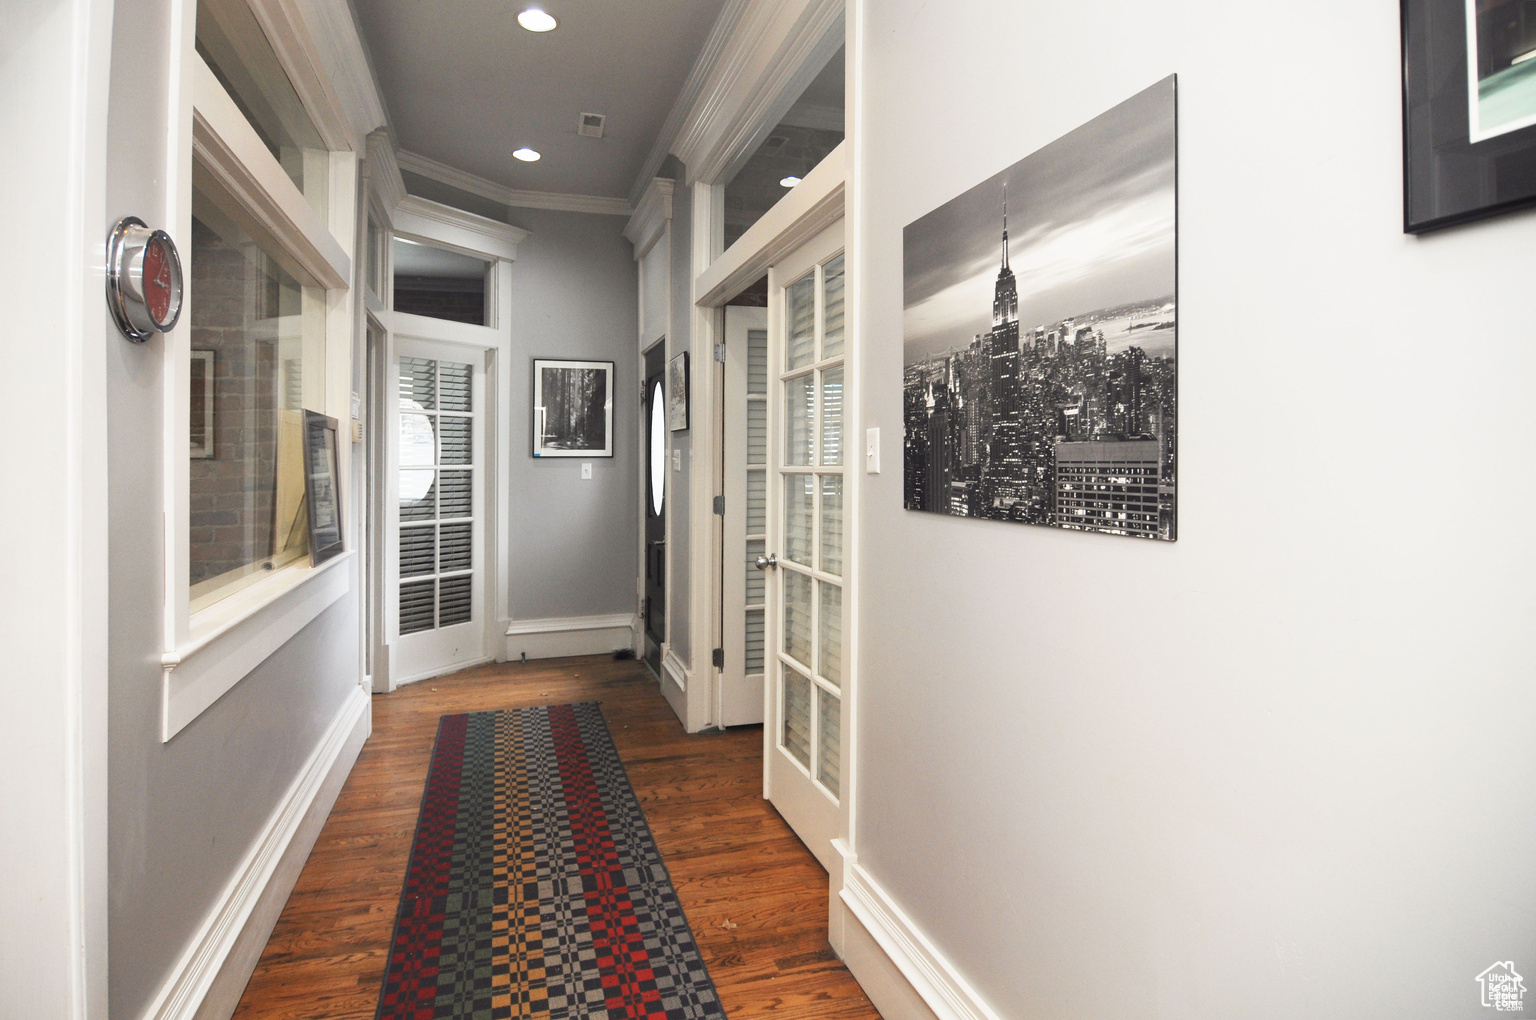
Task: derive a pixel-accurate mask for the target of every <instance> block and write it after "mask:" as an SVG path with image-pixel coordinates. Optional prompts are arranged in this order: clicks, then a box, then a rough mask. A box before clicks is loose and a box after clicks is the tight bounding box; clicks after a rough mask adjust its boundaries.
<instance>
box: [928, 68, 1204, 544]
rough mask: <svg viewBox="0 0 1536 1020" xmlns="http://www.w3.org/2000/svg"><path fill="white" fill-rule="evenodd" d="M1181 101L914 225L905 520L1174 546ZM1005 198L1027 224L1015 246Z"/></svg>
mask: <svg viewBox="0 0 1536 1020" xmlns="http://www.w3.org/2000/svg"><path fill="white" fill-rule="evenodd" d="M1173 88H1174V86H1173V79H1171V78H1170V79H1168V80H1166V81H1164V82H1161V83H1159V84H1158V85H1156V86H1153V87H1152V88H1151V89H1148V90H1147V91H1146V92H1144V93H1142V94H1140V95H1138V96H1136V97H1134V98H1133V99H1131V100H1129V101H1127V102H1126V103H1124V104H1121V106H1119V107H1116V108H1115V109H1114V110H1111V111H1109V112H1108V113H1106V114H1104V115H1102V116H1101V117H1099V118H1096V119H1095V120H1093V121H1091V122H1089V123H1088V124H1086V125H1084V126H1083V127H1081V128H1078V129H1077V130H1076V131H1074V132H1072V133H1071V134H1068V135H1066V136H1064V137H1063V138H1061V139H1059V140H1057V141H1056V142H1053V143H1051V144H1050V145H1048V146H1046V147H1045V148H1044V149H1041V150H1040V151H1039V152H1036V153H1034V154H1033V155H1031V156H1028V157H1026V158H1025V159H1023V160H1021V161H1020V162H1019V163H1017V164H1015V165H1014V166H1012V167H1010V168H1008V169H1007V170H1005V171H1003V172H1002V173H1001V174H998V175H997V176H995V177H993V178H992V179H991V180H989V181H985V182H983V183H982V184H980V185H978V186H977V187H975V188H973V189H971V190H970V191H968V192H966V193H965V194H963V195H961V196H959V197H957V198H955V199H954V200H952V201H951V202H949V203H947V204H946V205H944V206H941V207H940V208H939V209H936V210H934V212H932V213H930V214H928V215H927V216H925V217H923V218H922V219H919V220H917V221H916V222H914V223H912V224H910V225H909V226H908V227H907V228H906V231H905V234H904V237H905V242H906V251H905V255H904V261H905V278H906V294H905V304H906V308H905V322H906V329H905V334H906V335H905V338H904V339H905V359H904V361H905V370H904V383H903V384H904V390H905V393H904V402H903V418H904V425H905V436H904V442H903V451H902V452H903V473H904V477H903V493H904V502H905V505H906V507H907V509H909V510H922V511H926V512H929V513H939V514H949V515H953V516H959V517H981V518H986V519H990V520H999V521H1014V522H1019V523H1025V524H1039V525H1046V526H1049V527H1057V528H1067V529H1073V530H1079V531H1097V532H1107V533H1111V534H1118V535H1127V536H1132V537H1137V538H1150V539H1163V540H1172V539H1173V538H1175V537H1176V534H1177V529H1176V516H1175V514H1176V503H1175V495H1176V485H1177V481H1176V480H1177V466H1178V465H1177V438H1176V437H1177V421H1178V386H1177V381H1178V364H1177V335H1178V327H1177V308H1178V305H1177V297H1176V273H1175V251H1176V243H1175V236H1176V208H1175V194H1174V159H1175V154H1174V132H1173V107H1174V91H1173ZM1010 194H1011V195H1012V196H1013V197H1014V199H1015V203H1014V204H1015V205H1016V206H1020V205H1021V204H1022V214H1023V215H1022V217H1020V218H1019V222H1018V223H1017V224H1016V227H1018V228H1019V230H1020V233H1019V235H1018V237H1017V239H1016V241H1014V242H1012V243H1011V242H1010V236H1009V196H1010ZM1019 198H1022V199H1024V202H1023V203H1020V202H1018V199H1019ZM988 207H990V217H989V216H988V212H989V208H988ZM1016 211H1019V210H1016ZM989 218H990V219H991V223H992V230H991V231H990V233H991V238H992V240H991V244H990V245H989V246H988V247H990V248H991V257H990V258H988V259H986V262H990V267H986V268H983V266H984V265H985V263H982V262H981V261H980V258H982V257H984V256H982V251H981V249H980V245H978V244H977V243H976V242H977V241H979V240H980V239H981V238H982V237H983V236H984V235H983V234H982V230H984V224H985V222H986V220H987V219H989ZM999 223H1000V224H1001V252H1000V253H999V249H998V233H997V230H998V225H999ZM983 273H984V274H985V275H984V276H983V275H982V274H983ZM1021 278H1022V282H1023V291H1022V293H1021V289H1020V281H1021ZM980 285H987V289H988V290H990V292H991V298H992V314H991V317H990V324H989V325H987V328H985V330H984V331H977V330H976V329H975V327H973V326H971V325H970V324H971V323H973V322H976V320H977V319H978V318H981V316H984V315H985V312H981V315H977V314H976V313H977V311H978V309H976V307H975V301H976V298H977V297H981V294H985V293H986V291H982V290H981V286H980ZM978 291H981V293H980V294H978ZM982 300H985V298H982ZM984 307H985V305H982V308H984ZM986 321H987V320H985V319H982V322H980V323H976V324H977V325H983V324H986ZM1025 322H1033V323H1036V325H1033V326H1025V325H1024V323H1025Z"/></svg>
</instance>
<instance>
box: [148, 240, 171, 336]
mask: <svg viewBox="0 0 1536 1020" xmlns="http://www.w3.org/2000/svg"><path fill="white" fill-rule="evenodd" d="M172 267H173V262H172V259H171V253H170V252H168V251H166V247H165V241H164V240H163V239H162V238H158V237H156V238H151V239H150V242H149V244H148V245H146V246H145V248H144V304H145V306H146V307H147V308H148V309H149V317H150V318H152V319H154V320H155V324H156V325H157V326H164V325H166V324H167V323H169V322H170V319H171V305H172V303H173V302H174V300H175V297H176V293H175V289H176V285H175V281H174V279H173V274H174V272H175V270H174V269H173V268H172Z"/></svg>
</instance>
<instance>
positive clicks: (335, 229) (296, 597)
mask: <svg viewBox="0 0 1536 1020" xmlns="http://www.w3.org/2000/svg"><path fill="white" fill-rule="evenodd" d="M251 6H252V12H253V13H254V14H255V15H256V18H257V21H258V22H260V23H261V25H262V27H263V29H264V30H265V31H266V33H267V35H268V38H269V41H270V42H271V43H272V46H273V50H274V52H276V53H277V55H278V59H279V61H280V62H282V64H283V65H284V69H285V71H287V72H288V75H289V78H290V81H292V82H293V83H294V85H295V87H296V89H298V91H299V93H300V98H301V100H303V101H304V103H305V108H306V109H307V110H308V112H309V114H310V116H311V118H312V119H313V120H314V121H315V125H316V128H317V129H318V130H319V132H320V134H321V137H322V138H323V139H325V142H326V145H327V146H328V148H329V149H330V160H329V171H330V179H329V181H328V186H329V189H330V196H329V202H328V209H329V213H328V215H327V216H326V217H325V218H322V217H321V216H320V214H319V213H317V212H315V210H314V209H313V208H312V207H311V206H310V205H309V203H308V202H307V201H306V200H305V199H304V196H303V194H302V193H301V192H300V191H299V189H298V187H297V186H296V185H295V184H294V183H293V181H292V180H290V179H289V178H288V176H287V174H286V173H284V172H283V170H282V167H281V166H280V165H279V164H278V162H277V160H276V159H275V158H274V157H273V156H272V154H271V153H270V152H269V151H268V150H267V149H266V147H265V146H264V145H263V144H262V143H261V140H260V138H259V137H258V136H257V134H256V132H255V130H254V129H253V128H252V127H251V125H250V123H249V122H248V121H247V120H246V119H245V117H244V115H243V114H242V113H241V112H240V110H239V108H238V107H237V106H236V105H235V103H234V100H233V99H231V98H230V96H229V94H228V93H227V92H226V91H225V90H224V88H223V86H222V85H221V84H220V83H219V81H218V79H217V78H216V77H215V76H214V74H213V72H212V71H211V70H209V68H208V66H207V64H206V63H204V61H203V59H202V58H201V57H200V56H199V55H198V53H197V51H196V48H195V42H196V33H197V4H196V0H173V3H172V19H171V22H172V29H173V33H174V34H175V36H176V38H175V39H174V41H173V50H174V51H176V52H178V53H179V56H180V59H179V60H177V61H176V62H175V66H174V67H173V68H172V69H171V75H172V88H171V96H172V102H173V104H174V105H173V109H172V110H171V111H170V116H169V125H168V131H167V138H168V145H169V146H170V152H169V159H168V165H169V166H170V167H171V172H170V174H169V175H168V177H169V179H168V181H167V188H168V189H169V192H170V194H169V195H168V199H169V202H168V204H169V206H170V207H171V208H173V209H175V210H176V216H175V223H174V227H175V231H174V234H173V236H174V237H176V238H177V239H179V240H180V242H181V245H182V249H183V251H187V250H188V248H189V246H190V239H191V236H192V180H193V164H194V159H195V160H196V164H197V166H198V168H199V172H201V173H206V174H208V175H209V177H210V178H211V180H212V182H213V183H214V185H215V186H216V187H219V188H221V189H222V190H224V191H225V192H227V193H228V194H229V195H230V196H231V197H232V198H233V199H234V200H235V201H237V202H239V203H240V204H241V205H242V206H244V208H245V209H246V211H247V212H249V213H250V214H251V215H253V216H254V217H255V218H256V219H257V221H258V222H260V223H261V224H262V226H263V227H265V228H266V230H267V231H268V232H269V233H270V234H271V236H272V237H273V238H274V239H275V240H276V241H277V243H278V244H279V245H280V246H281V247H282V248H283V249H284V250H285V251H286V252H287V253H288V254H289V255H290V256H292V257H293V258H294V259H295V260H296V261H297V262H298V263H299V264H300V265H301V266H303V267H304V269H305V270H306V271H307V272H309V274H310V275H312V276H313V277H314V278H315V279H316V281H318V283H319V284H320V285H321V286H322V287H324V288H325V291H326V297H325V302H326V308H325V322H326V327H325V344H324V349H325V388H324V401H323V403H324V406H323V407H321V408H314V409H315V410H321V411H323V412H324V413H325V414H328V415H330V416H332V417H335V418H338V419H347V420H350V418H351V413H350V401H349V394H350V390H351V386H352V349H351V348H352V332H353V319H354V311H353V304H354V302H353V299H352V295H351V288H352V285H353V260H352V252H351V250H350V249H351V248H352V247H353V246H354V244H355V241H354V238H355V234H356V223H357V219H356V217H357V193H358V177H357V154H356V152H354V151H352V150H351V149H350V148H348V147H347V141H346V130H345V127H344V126H343V125H344V124H345V121H344V118H343V115H342V113H341V111H340V110H339V109H338V108H337V107H336V106H335V105H333V104H330V103H328V102H326V100H325V96H324V92H323V90H320V89H316V88H314V87H313V83H312V82H310V81H309V79H310V78H312V77H313V74H312V73H308V74H306V73H299V72H296V71H295V67H296V66H297V62H296V60H295V55H296V54H302V52H303V49H304V43H305V41H306V40H305V39H304V38H301V37H300V36H299V34H298V33H299V32H301V31H302V28H301V27H299V26H294V25H293V23H292V22H291V21H289V20H287V19H285V18H282V17H277V16H274V9H275V8H276V6H277V5H276V4H275V3H273V2H272V0H251ZM285 33H286V34H285ZM274 35H275V36H276V37H275V38H274ZM196 301H197V295H196V293H195V292H194V291H193V289H192V288H189V292H188V305H189V306H190V305H192V304H194V303H195V302H196ZM188 311H190V308H189V309H187V310H184V313H183V315H182V316H181V319H180V322H179V323H178V325H177V326H176V328H175V329H173V330H172V331H171V332H170V333H169V334H167V335H166V336H165V337H164V339H163V341H162V343H163V346H162V352H161V353H162V359H163V360H162V368H163V380H164V384H163V395H164V400H165V403H164V435H163V442H164V474H163V483H164V505H165V507H166V513H165V515H164V518H165V521H164V527H165V531H164V536H163V537H164V543H165V575H164V576H165V583H164V616H163V627H164V644H163V647H164V652H163V654H162V657H161V664H162V666H163V669H164V682H163V692H162V699H161V700H162V710H161V739H162V740H164V741H169V740H170V739H171V738H172V737H174V736H175V735H176V734H177V733H178V732H180V731H181V730H182V729H183V728H184V727H186V726H187V725H188V724H189V723H191V722H192V720H194V719H195V718H197V716H198V715H200V714H201V713H202V712H203V711H204V710H206V709H207V708H208V707H209V706H210V705H212V704H213V703H214V702H215V701H217V700H218V699H219V698H220V697H222V696H223V695H224V693H225V692H227V691H228V690H229V689H230V688H232V687H234V686H235V685H236V684H237V683H239V682H240V680H242V679H243V678H244V677H245V676H246V675H248V674H249V673H250V672H251V671H252V670H253V669H255V668H256V667H257V666H258V665H260V664H261V662H262V661H263V660H265V659H266V658H267V657H268V656H269V655H271V654H272V653H273V652H275V651H276V650H277V649H278V648H279V647H281V646H282V645H283V644H284V643H285V642H286V641H287V640H288V639H289V638H291V637H293V636H294V635H295V634H297V633H298V632H299V631H300V630H302V629H303V628H304V627H305V626H306V625H308V624H309V623H310V621H312V620H313V619H314V618H315V617H317V616H318V615H319V614H320V613H321V612H323V611H324V610H325V609H326V608H327V607H328V606H330V605H331V604H333V603H334V602H336V601H337V600H338V599H340V598H341V597H342V596H343V595H345V594H346V593H347V592H348V591H349V590H351V589H352V587H353V583H352V578H353V577H354V576H355V570H354V569H353V567H354V564H353V563H352V560H353V558H354V555H355V545H356V539H355V537H354V536H355V532H354V531H353V528H354V522H355V521H356V519H357V514H356V512H355V510H356V507H357V494H356V493H350V492H348V493H343V495H344V497H345V500H346V505H345V506H344V510H343V513H344V514H345V515H346V516H345V517H344V523H345V525H346V529H347V531H346V543H347V550H346V551H345V552H344V553H343V554H342V555H340V556H336V557H333V558H332V559H330V560H327V561H326V562H325V563H323V564H321V565H320V566H318V567H311V566H309V564H308V563H307V562H306V561H304V560H302V559H301V560H299V561H298V562H295V563H291V564H288V565H286V566H284V567H282V568H280V569H278V570H276V571H274V572H273V573H272V575H271V576H269V577H265V578H263V579H261V580H260V581H257V582H256V583H254V584H251V585H249V586H247V587H245V588H243V589H241V590H239V591H237V592H235V593H233V594H231V595H229V596H227V597H226V598H223V599H220V600H219V601H217V602H215V603H213V604H211V605H209V606H207V607H206V608H203V609H201V610H199V611H198V612H195V613H194V612H192V611H191V598H190V590H189V586H188V581H189V577H190V573H189V568H190V541H189V530H190V525H189V520H190V476H191V469H190V459H189V457H188V455H187V434H188V428H189V421H188V416H189V406H188V405H189V401H188V392H189V387H190V385H191V377H190V367H189V366H190V361H191V317H190V315H189V314H186V312H188ZM339 454H340V459H341V464H340V476H341V477H342V478H351V477H352V474H351V459H352V444H351V443H342V444H341V448H340V450H339Z"/></svg>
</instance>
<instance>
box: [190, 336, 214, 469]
mask: <svg viewBox="0 0 1536 1020" xmlns="http://www.w3.org/2000/svg"><path fill="white" fill-rule="evenodd" d="M213 366H214V352H213V351H193V352H192V408H191V410H192V415H191V418H190V419H189V420H190V425H191V435H192V457H193V459H195V460H206V459H208V458H211V457H212V456H213Z"/></svg>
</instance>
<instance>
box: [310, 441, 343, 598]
mask: <svg viewBox="0 0 1536 1020" xmlns="http://www.w3.org/2000/svg"><path fill="white" fill-rule="evenodd" d="M336 429H337V422H336V419H335V418H331V417H328V416H326V415H323V414H320V413H318V412H316V411H305V412H304V502H305V504H306V505H307V506H308V507H309V563H310V566H314V567H318V566H319V565H320V564H322V563H324V562H325V561H326V560H328V559H331V558H332V557H334V556H336V555H338V554H339V553H341V551H342V549H344V548H345V547H346V532H345V531H344V530H343V529H342V524H341V456H340V452H339V449H338V446H337V443H338V440H337V438H336Z"/></svg>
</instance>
